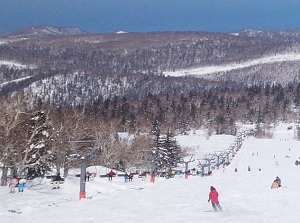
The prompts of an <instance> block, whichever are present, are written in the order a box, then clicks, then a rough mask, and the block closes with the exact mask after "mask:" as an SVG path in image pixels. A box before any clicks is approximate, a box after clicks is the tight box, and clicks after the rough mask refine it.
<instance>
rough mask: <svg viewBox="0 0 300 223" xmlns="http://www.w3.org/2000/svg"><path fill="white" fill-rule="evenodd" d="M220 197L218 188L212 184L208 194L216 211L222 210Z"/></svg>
mask: <svg viewBox="0 0 300 223" xmlns="http://www.w3.org/2000/svg"><path fill="white" fill-rule="evenodd" d="M218 197H219V193H218V191H217V190H216V188H214V187H213V186H211V187H210V192H209V195H208V202H210V201H211V204H212V207H213V208H214V210H215V211H222V208H221V206H220V203H219V199H218Z"/></svg>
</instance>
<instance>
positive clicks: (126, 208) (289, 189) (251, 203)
mask: <svg viewBox="0 0 300 223" xmlns="http://www.w3.org/2000/svg"><path fill="white" fill-rule="evenodd" d="M289 126H292V127H293V128H292V129H291V130H288V127H289ZM294 128H295V126H294V124H280V123H279V125H277V126H276V128H275V129H271V133H272V134H271V135H272V136H273V137H272V138H269V139H263V138H260V139H259V138H254V137H252V136H249V137H245V138H244V139H243V143H242V146H241V149H240V150H239V151H238V152H237V153H236V154H235V156H234V157H231V158H232V160H231V164H230V165H229V166H226V167H225V168H223V167H221V168H220V169H216V168H215V170H213V174H212V176H207V177H201V176H194V175H193V176H189V177H188V179H185V177H183V176H180V175H176V176H175V177H174V178H171V179H165V178H162V177H156V178H155V182H154V183H150V179H149V176H147V177H146V180H145V181H142V179H141V178H138V177H137V176H135V177H134V178H133V181H132V182H127V183H125V182H124V179H123V177H121V176H118V177H114V178H113V180H112V182H108V180H107V178H100V177H99V175H100V174H102V173H107V172H108V171H109V170H110V169H108V168H105V167H93V166H92V167H88V170H89V171H90V172H95V173H96V177H95V178H94V179H93V180H92V181H90V182H87V183H86V199H81V200H80V199H79V178H76V177H74V175H75V174H76V173H78V171H77V170H70V174H69V175H68V177H67V178H66V179H65V183H64V184H61V185H60V189H55V190H53V189H52V187H53V185H52V184H50V181H49V180H46V179H36V180H34V181H30V182H27V185H26V187H25V190H24V192H23V193H20V194H18V193H17V194H8V191H9V188H8V187H6V186H1V187H0V194H1V199H0V221H1V222H9V223H17V222H18V223H19V222H20V221H21V222H22V223H35V222H43V223H67V222H72V223H82V222H89V223H98V222H109V223H123V222H127V223H153V222H160V223H169V222H172V223H181V222H188V223H199V222H201V223H211V222H214V223H241V222H242V223H253V222H255V223H282V222H285V223H294V222H298V221H299V219H300V212H299V206H300V200H299V196H300V191H299V187H300V181H299V173H300V166H296V165H295V160H299V159H300V150H299V148H300V141H297V140H295V139H294ZM176 138H177V140H178V143H179V144H180V145H183V146H184V145H185V146H189V147H190V153H191V154H192V153H193V154H194V158H196V159H195V162H192V163H190V165H189V167H192V166H194V164H195V163H197V159H199V158H201V157H202V156H204V155H205V154H207V153H213V152H215V151H216V152H219V151H222V150H224V149H228V147H230V146H232V145H233V144H234V142H235V139H236V138H235V137H234V136H227V135H219V136H215V135H213V136H211V137H207V134H206V133H205V132H203V131H195V132H191V134H190V135H185V136H177V137H176ZM248 166H249V167H250V169H251V171H248ZM235 168H237V172H235ZM276 176H279V177H280V178H281V180H282V188H278V189H271V184H272V182H273V181H274V179H275V178H276ZM210 186H214V187H215V188H216V189H217V191H218V192H219V201H220V205H221V206H222V208H223V212H214V211H212V207H211V204H210V203H208V193H209V188H210Z"/></svg>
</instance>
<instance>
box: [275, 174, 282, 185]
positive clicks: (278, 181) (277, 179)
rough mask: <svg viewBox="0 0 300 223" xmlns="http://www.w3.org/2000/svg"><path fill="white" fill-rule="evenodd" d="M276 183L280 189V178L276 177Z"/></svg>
mask: <svg viewBox="0 0 300 223" xmlns="http://www.w3.org/2000/svg"><path fill="white" fill-rule="evenodd" d="M274 181H275V182H277V184H278V187H281V179H280V178H279V177H278V176H277V177H276V179H275V180H274Z"/></svg>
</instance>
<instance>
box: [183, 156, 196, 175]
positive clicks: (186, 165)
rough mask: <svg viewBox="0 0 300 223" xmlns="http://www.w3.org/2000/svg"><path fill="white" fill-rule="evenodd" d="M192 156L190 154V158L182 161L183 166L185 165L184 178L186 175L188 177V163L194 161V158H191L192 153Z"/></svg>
mask: <svg viewBox="0 0 300 223" xmlns="http://www.w3.org/2000/svg"><path fill="white" fill-rule="evenodd" d="M191 155H192V156H191V158H190V160H188V161H185V160H183V161H182V162H183V163H184V167H185V171H184V178H185V179H188V177H189V174H188V170H189V163H191V162H194V161H195V160H192V159H193V156H194V154H191Z"/></svg>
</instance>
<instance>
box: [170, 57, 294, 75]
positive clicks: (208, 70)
mask: <svg viewBox="0 0 300 223" xmlns="http://www.w3.org/2000/svg"><path fill="white" fill-rule="evenodd" d="M299 60H300V54H298V53H285V54H278V55H270V56H264V57H261V58H256V59H253V60H249V61H245V62H240V63H230V64H227V65H216V66H205V67H199V68H190V69H181V70H176V71H168V72H164V74H165V75H166V76H174V77H180V76H194V77H201V76H203V75H207V74H212V73H218V72H227V71H232V70H238V69H243V68H247V67H252V66H255V65H262V64H270V63H279V62H289V61H290V62H292V61H299Z"/></svg>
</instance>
